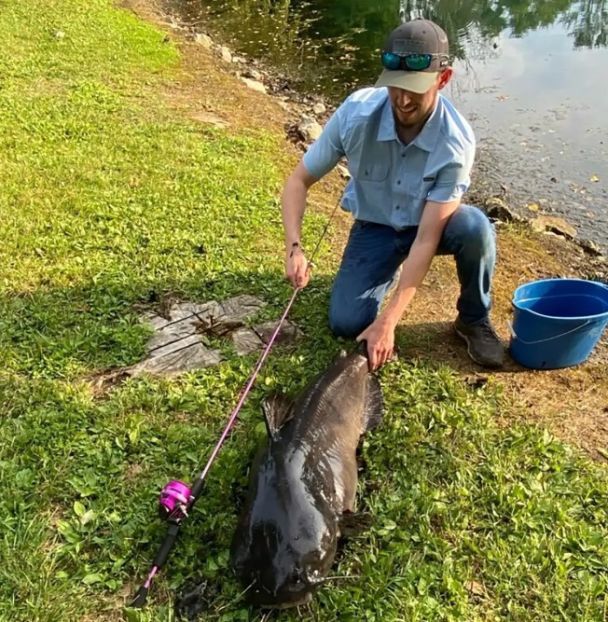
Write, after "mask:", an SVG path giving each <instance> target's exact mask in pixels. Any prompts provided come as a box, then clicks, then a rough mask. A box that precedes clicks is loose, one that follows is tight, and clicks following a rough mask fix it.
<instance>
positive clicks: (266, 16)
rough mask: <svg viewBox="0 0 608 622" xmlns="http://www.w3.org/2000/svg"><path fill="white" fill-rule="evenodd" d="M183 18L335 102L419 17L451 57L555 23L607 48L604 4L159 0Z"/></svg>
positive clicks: (587, 43)
mask: <svg viewBox="0 0 608 622" xmlns="http://www.w3.org/2000/svg"><path fill="white" fill-rule="evenodd" d="M166 4H168V5H169V6H173V7H179V8H180V9H181V11H182V13H183V12H185V13H186V14H187V15H188V16H189V18H190V19H191V20H193V19H194V20H195V19H196V18H197V17H198V16H200V15H201V13H203V14H204V15H205V16H206V17H207V18H211V20H212V21H213V23H214V24H215V25H216V28H217V29H218V30H219V31H220V32H221V33H222V36H223V37H224V38H225V39H228V40H231V41H233V42H234V43H235V44H237V45H238V47H239V48H240V49H241V50H243V51H245V52H247V53H249V54H251V55H253V56H256V57H261V58H265V59H266V60H268V61H270V62H271V63H272V64H274V65H275V66H277V67H279V68H280V69H281V70H282V71H283V72H285V73H286V74H288V75H290V77H291V78H292V79H293V80H294V81H295V82H297V83H299V85H300V88H303V89H308V90H312V89H315V90H318V89H322V90H323V91H324V92H326V93H327V94H329V95H330V96H333V97H334V98H336V99H337V98H340V97H342V96H343V95H344V94H345V93H347V92H348V91H350V90H351V89H352V87H354V86H356V85H359V84H365V83H369V82H372V81H373V79H374V78H375V76H376V74H377V73H378V51H379V49H380V48H381V47H382V45H383V43H384V37H385V36H386V34H387V33H388V32H390V30H391V29H392V28H393V27H394V26H395V25H396V24H397V23H398V22H399V20H401V21H405V20H409V19H413V18H416V17H426V18H428V19H432V20H434V21H436V22H437V23H439V24H441V25H442V27H443V28H444V29H445V30H446V32H447V33H448V37H449V39H450V45H451V50H452V54H453V56H454V57H455V58H457V59H466V58H468V57H472V58H477V59H479V58H483V57H484V56H492V54H493V51H494V50H495V47H496V43H495V38H496V37H497V36H498V35H499V34H500V33H502V32H503V31H505V30H508V31H509V32H510V33H511V35H512V36H515V37H521V36H523V35H525V34H526V33H527V32H529V31H530V30H535V29H538V28H542V27H547V26H550V25H552V24H556V23H561V24H563V26H564V27H565V28H566V29H567V31H568V33H569V34H570V35H571V37H572V39H573V45H574V47H596V46H597V47H599V46H605V45H606V44H607V38H608V5H607V0H583V1H582V2H574V1H573V0H538V1H537V2H535V3H534V5H533V6H531V5H530V3H527V2H521V0H500V1H496V0H494V1H492V0H435V1H433V2H430V1H429V0H401V1H400V0H376V1H375V2H370V0H309V1H302V0H167V2H166Z"/></svg>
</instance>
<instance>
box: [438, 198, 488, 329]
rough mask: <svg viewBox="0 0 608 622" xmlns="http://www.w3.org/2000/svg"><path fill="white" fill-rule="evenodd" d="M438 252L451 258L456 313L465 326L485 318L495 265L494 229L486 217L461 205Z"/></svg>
mask: <svg viewBox="0 0 608 622" xmlns="http://www.w3.org/2000/svg"><path fill="white" fill-rule="evenodd" d="M438 252H439V253H440V254H442V255H446V254H449V255H454V258H455V259H456V269H457V271H458V279H459V281H460V298H459V299H458V305H457V308H458V312H459V314H460V318H461V320H462V321H463V322H464V323H465V324H474V323H475V322H479V321H480V320H483V319H484V318H486V317H487V315H488V313H489V311H490V307H491V298H490V289H491V286H492V276H493V274H494V264H495V263H496V240H495V234H494V227H493V226H492V224H491V223H490V221H489V220H488V218H487V216H486V215H485V214H484V213H483V212H482V211H480V210H479V209H477V208H476V207H473V206H471V205H461V206H460V207H459V208H458V209H457V210H456V212H454V214H453V215H452V217H451V218H450V220H449V221H448V224H447V225H446V227H445V229H444V232H443V236H442V238H441V242H440V244H439V249H438Z"/></svg>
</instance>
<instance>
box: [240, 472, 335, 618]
mask: <svg viewBox="0 0 608 622" xmlns="http://www.w3.org/2000/svg"><path fill="white" fill-rule="evenodd" d="M257 479H258V482H257V487H256V488H257V491H256V495H255V500H254V503H253V504H252V505H251V506H250V507H249V508H248V510H247V512H246V516H244V517H243V518H242V519H241V522H240V524H239V528H238V529H237V533H236V534H235V538H234V540H233V546H232V565H233V568H234V570H235V572H236V574H237V576H238V578H239V579H240V581H241V582H242V584H243V585H244V586H246V587H247V588H248V590H247V598H248V600H249V601H250V602H251V603H252V604H255V605H258V606H262V607H270V608H286V607H295V606H298V605H301V604H304V603H307V602H309V601H310V599H311V598H312V594H313V592H314V591H315V589H316V588H317V587H318V585H319V584H320V583H321V582H322V578H323V577H324V576H326V575H327V573H328V572H329V570H330V568H331V566H332V564H333V561H334V558H335V555H336V548H337V542H338V537H339V528H338V524H337V520H336V518H335V513H334V512H333V511H332V510H331V507H330V506H329V504H327V503H325V501H324V498H323V494H322V491H319V490H318V489H316V490H314V491H313V490H311V489H310V488H309V487H308V486H307V483H306V481H304V478H302V477H297V478H296V477H294V476H293V471H291V472H290V469H289V467H288V468H283V467H282V465H277V464H276V463H267V464H266V465H265V468H262V469H260V471H259V472H258V478H257Z"/></svg>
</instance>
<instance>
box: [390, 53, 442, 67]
mask: <svg viewBox="0 0 608 622" xmlns="http://www.w3.org/2000/svg"><path fill="white" fill-rule="evenodd" d="M435 56H439V57H441V58H442V59H443V60H441V62H440V68H441V69H443V68H444V67H447V65H448V61H449V57H448V55H447V54H395V52H382V57H381V58H382V66H383V67H384V68H385V69H389V70H390V71H396V70H398V69H400V70H401V71H424V70H425V69H428V68H429V67H430V66H431V63H432V62H433V57H435Z"/></svg>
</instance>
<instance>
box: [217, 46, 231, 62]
mask: <svg viewBox="0 0 608 622" xmlns="http://www.w3.org/2000/svg"><path fill="white" fill-rule="evenodd" d="M219 52H220V56H221V57H222V60H223V61H224V62H226V63H231V62H232V54H231V52H230V49H229V48H227V47H226V46H225V45H222V46H220V48H219Z"/></svg>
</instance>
